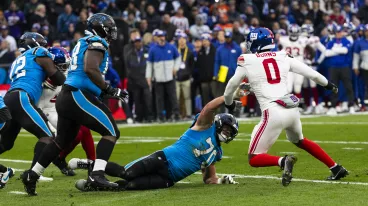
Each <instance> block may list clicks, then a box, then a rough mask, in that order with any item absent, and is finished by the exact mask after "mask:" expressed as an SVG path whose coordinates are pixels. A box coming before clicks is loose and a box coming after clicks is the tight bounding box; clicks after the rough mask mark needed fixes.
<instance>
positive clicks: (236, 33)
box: [233, 21, 245, 45]
mask: <svg viewBox="0 0 368 206" xmlns="http://www.w3.org/2000/svg"><path fill="white" fill-rule="evenodd" d="M239 27H240V24H239V22H238V21H234V23H233V40H234V41H235V42H236V43H237V44H238V45H239V44H240V43H242V42H243V41H245V37H244V33H240V31H239Z"/></svg>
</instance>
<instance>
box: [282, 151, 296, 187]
mask: <svg viewBox="0 0 368 206" xmlns="http://www.w3.org/2000/svg"><path fill="white" fill-rule="evenodd" d="M297 160H298V159H297V158H296V157H295V156H294V155H287V156H286V157H285V165H284V172H283V173H282V180H281V183H282V185H283V186H284V187H286V186H288V185H289V184H290V183H291V180H292V179H293V176H292V173H293V168H294V164H295V163H296V161H297Z"/></svg>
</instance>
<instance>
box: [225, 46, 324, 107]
mask: <svg viewBox="0 0 368 206" xmlns="http://www.w3.org/2000/svg"><path fill="white" fill-rule="evenodd" d="M289 71H290V72H294V73H297V74H300V75H303V76H305V77H307V78H309V79H312V80H313V81H315V82H317V83H318V84H320V85H322V86H326V85H327V83H328V81H327V79H326V78H325V77H324V76H322V75H321V74H319V73H318V72H316V71H314V70H313V69H312V68H310V67H308V66H307V65H306V64H304V63H302V62H301V61H299V60H297V59H296V58H294V57H292V56H291V55H290V54H288V53H287V52H286V51H278V52H263V53H255V54H242V55H240V56H239V58H238V67H237V69H236V71H235V74H234V76H233V77H232V78H231V79H230V81H229V83H228V85H227V86H226V89H225V93H224V96H225V104H227V105H230V104H231V102H232V101H233V93H234V92H235V90H236V89H237V87H238V86H239V84H240V83H241V82H242V80H243V79H244V78H248V82H249V83H250V86H251V88H252V90H253V92H254V94H255V95H256V97H257V100H258V102H259V104H260V106H261V110H262V111H264V110H265V109H268V108H270V107H273V106H275V105H277V103H275V102H274V101H275V100H278V99H280V98H281V97H283V96H285V95H286V94H289V92H288V87H287V82H288V73H289Z"/></svg>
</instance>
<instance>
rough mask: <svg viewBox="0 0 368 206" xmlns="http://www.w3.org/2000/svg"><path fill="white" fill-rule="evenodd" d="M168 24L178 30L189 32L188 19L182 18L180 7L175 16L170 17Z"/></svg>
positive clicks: (182, 12) (182, 13)
mask: <svg viewBox="0 0 368 206" xmlns="http://www.w3.org/2000/svg"><path fill="white" fill-rule="evenodd" d="M170 22H171V23H172V24H174V25H175V26H176V27H177V28H178V29H181V30H183V31H185V32H187V31H188V30H189V21H188V18H187V17H185V16H184V10H183V8H181V7H180V8H179V9H178V11H177V12H176V15H175V16H173V17H171V20H170Z"/></svg>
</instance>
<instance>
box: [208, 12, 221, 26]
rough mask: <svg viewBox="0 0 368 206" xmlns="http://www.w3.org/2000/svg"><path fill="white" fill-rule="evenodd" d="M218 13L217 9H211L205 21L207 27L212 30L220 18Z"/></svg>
mask: <svg viewBox="0 0 368 206" xmlns="http://www.w3.org/2000/svg"><path fill="white" fill-rule="evenodd" d="M219 17H220V16H219V12H218V10H217V9H213V10H212V12H211V15H210V16H209V17H208V19H207V25H208V26H209V27H210V28H212V27H214V26H215V25H216V24H218V23H219V21H220V18H219Z"/></svg>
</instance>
